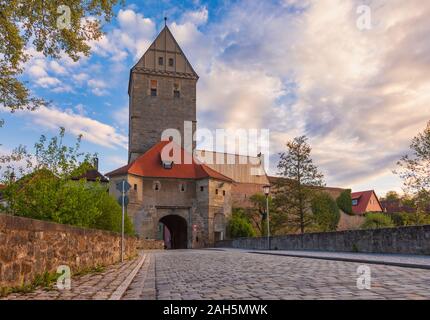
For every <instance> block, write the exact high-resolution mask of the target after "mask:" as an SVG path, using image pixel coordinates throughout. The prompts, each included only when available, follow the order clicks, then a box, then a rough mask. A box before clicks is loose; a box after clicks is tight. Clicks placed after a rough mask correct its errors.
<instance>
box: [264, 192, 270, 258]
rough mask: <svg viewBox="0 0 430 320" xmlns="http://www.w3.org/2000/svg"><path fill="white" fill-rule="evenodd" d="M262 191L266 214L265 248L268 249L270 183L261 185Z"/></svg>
mask: <svg viewBox="0 0 430 320" xmlns="http://www.w3.org/2000/svg"><path fill="white" fill-rule="evenodd" d="M263 192H264V195H265V196H266V214H267V248H268V249H269V250H270V217H269V194H270V185H266V186H263Z"/></svg>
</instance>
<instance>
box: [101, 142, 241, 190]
mask: <svg viewBox="0 0 430 320" xmlns="http://www.w3.org/2000/svg"><path fill="white" fill-rule="evenodd" d="M169 143H173V142H170V141H160V142H159V143H157V144H155V145H154V146H153V147H152V148H151V149H149V150H148V151H147V152H145V153H144V154H143V155H141V156H140V157H138V158H137V159H136V160H134V161H133V162H132V163H129V164H128V165H126V166H124V167H121V168H119V169H116V170H114V171H112V172H109V173H107V174H106V176H108V177H112V176H117V175H123V174H127V173H128V174H134V175H137V176H141V177H152V178H178V179H204V178H213V179H217V180H223V181H230V182H232V181H233V180H232V179H230V178H229V177H226V176H225V175H223V174H221V173H219V172H218V171H215V170H213V169H211V168H209V167H208V166H207V165H205V164H203V163H200V162H198V161H196V160H194V159H193V160H192V163H190V164H185V163H174V164H173V167H172V168H171V169H165V168H163V166H162V163H161V151H162V150H163V148H164V147H165V146H166V145H167V144H169ZM180 149H181V159H182V162H184V161H183V160H184V157H185V156H189V157H191V156H190V155H189V154H188V153H187V152H186V151H185V150H184V149H183V148H180Z"/></svg>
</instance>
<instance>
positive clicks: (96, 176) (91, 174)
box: [72, 169, 109, 182]
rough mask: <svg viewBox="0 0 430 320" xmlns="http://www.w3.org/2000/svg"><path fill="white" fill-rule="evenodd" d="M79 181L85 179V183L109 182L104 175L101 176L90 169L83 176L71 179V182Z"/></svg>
mask: <svg viewBox="0 0 430 320" xmlns="http://www.w3.org/2000/svg"><path fill="white" fill-rule="evenodd" d="M80 179H86V180H87V181H97V180H100V182H109V180H108V179H106V177H105V176H104V175H102V174H101V173H100V172H98V171H97V170H96V169H90V170H87V172H85V173H84V174H82V175H80V176H78V177H73V178H72V180H80Z"/></svg>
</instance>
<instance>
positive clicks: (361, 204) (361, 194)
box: [351, 190, 382, 214]
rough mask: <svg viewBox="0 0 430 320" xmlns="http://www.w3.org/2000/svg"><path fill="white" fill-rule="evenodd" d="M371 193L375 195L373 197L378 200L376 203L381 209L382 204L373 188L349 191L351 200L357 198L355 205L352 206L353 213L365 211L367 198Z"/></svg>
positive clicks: (368, 198) (367, 202)
mask: <svg viewBox="0 0 430 320" xmlns="http://www.w3.org/2000/svg"><path fill="white" fill-rule="evenodd" d="M373 194H374V195H375V198H376V200H377V201H378V203H379V205H380V206H381V209H382V205H381V203H380V202H379V199H378V196H377V195H376V193H375V191H374V190H367V191H358V192H353V193H351V199H352V200H358V203H357V205H356V206H352V211H353V212H354V214H364V213H366V209H367V205H368V204H369V200H370V198H371V197H372V195H373Z"/></svg>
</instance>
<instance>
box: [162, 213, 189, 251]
mask: <svg viewBox="0 0 430 320" xmlns="http://www.w3.org/2000/svg"><path fill="white" fill-rule="evenodd" d="M159 222H160V223H161V224H162V225H163V229H162V232H163V240H164V241H165V245H166V247H167V248H169V249H186V248H187V242H188V236H187V234H188V232H187V228H188V226H187V221H186V220H185V219H184V218H182V217H181V216H178V215H175V214H171V215H167V216H164V217H163V218H161V219H160V220H159ZM166 229H167V230H166Z"/></svg>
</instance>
